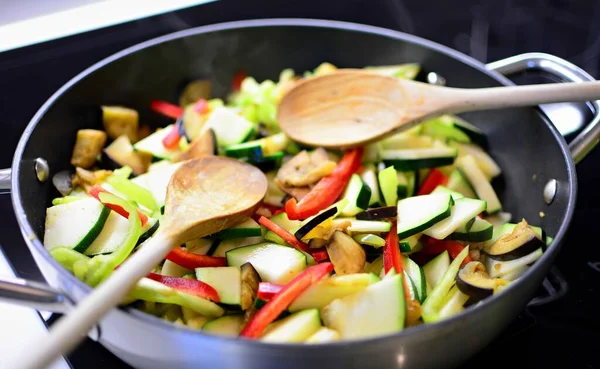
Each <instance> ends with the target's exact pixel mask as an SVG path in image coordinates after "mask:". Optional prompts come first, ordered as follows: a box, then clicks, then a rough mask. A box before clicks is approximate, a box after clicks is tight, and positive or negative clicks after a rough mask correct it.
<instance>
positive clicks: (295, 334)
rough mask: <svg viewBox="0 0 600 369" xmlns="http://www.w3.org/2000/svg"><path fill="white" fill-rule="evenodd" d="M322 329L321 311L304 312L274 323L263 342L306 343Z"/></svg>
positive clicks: (268, 329) (263, 337) (262, 338)
mask: <svg viewBox="0 0 600 369" xmlns="http://www.w3.org/2000/svg"><path fill="white" fill-rule="evenodd" d="M321 327H322V325H321V318H320V317H319V310H317V309H309V310H303V311H299V312H297V313H294V314H292V315H289V316H287V317H285V318H283V319H281V320H279V321H276V322H275V323H273V324H272V325H271V326H270V327H268V328H267V330H266V332H265V334H264V335H263V336H262V337H261V340H262V341H266V342H278V343H292V342H304V341H305V340H306V339H308V338H309V337H310V336H312V335H313V334H314V333H315V332H317V331H318V330H319V329H320V328H321Z"/></svg>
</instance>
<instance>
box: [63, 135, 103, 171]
mask: <svg viewBox="0 0 600 369" xmlns="http://www.w3.org/2000/svg"><path fill="white" fill-rule="evenodd" d="M105 143H106V132H103V131H99V130H97V129H80V130H78V131H77V138H76V140H75V146H74V147H73V154H72V155H71V165H73V166H74V167H80V168H84V169H90V168H91V167H93V166H94V164H95V163H96V158H97V157H98V155H100V153H101V152H102V148H103V147H104V144H105Z"/></svg>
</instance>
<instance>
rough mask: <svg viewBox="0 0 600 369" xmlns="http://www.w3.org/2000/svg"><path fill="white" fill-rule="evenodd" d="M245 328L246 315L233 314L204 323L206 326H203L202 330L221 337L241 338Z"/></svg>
mask: <svg viewBox="0 0 600 369" xmlns="http://www.w3.org/2000/svg"><path fill="white" fill-rule="evenodd" d="M243 327H244V315H243V314H232V315H224V316H222V317H219V318H217V319H213V320H211V321H208V322H206V323H204V325H203V326H202V330H203V331H204V332H207V333H210V334H216V335H219V336H226V337H237V336H239V334H240V332H241V331H242V328H243Z"/></svg>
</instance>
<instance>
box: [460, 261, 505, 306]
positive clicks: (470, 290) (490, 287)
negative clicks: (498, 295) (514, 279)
mask: <svg viewBox="0 0 600 369" xmlns="http://www.w3.org/2000/svg"><path fill="white" fill-rule="evenodd" d="M508 283H509V282H508V281H507V280H504V279H499V278H491V277H490V276H489V275H488V273H487V271H486V270H485V266H484V265H483V264H482V263H481V262H479V261H470V262H468V263H467V264H465V265H464V266H463V267H462V268H460V270H459V271H458V274H457V276H456V286H457V287H458V289H459V290H460V292H462V293H464V294H465V295H469V296H470V297H471V299H473V300H481V299H484V298H486V297H488V296H491V295H492V294H493V293H494V290H495V289H496V288H498V287H499V286H504V285H506V284H508Z"/></svg>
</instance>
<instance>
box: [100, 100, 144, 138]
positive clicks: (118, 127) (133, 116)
mask: <svg viewBox="0 0 600 369" xmlns="http://www.w3.org/2000/svg"><path fill="white" fill-rule="evenodd" d="M102 123H103V125H104V130H105V131H106V133H107V134H108V137H110V138H111V139H113V140H116V139H117V138H118V137H120V136H122V135H125V136H127V137H128V138H129V140H130V141H131V142H136V141H137V140H138V136H137V131H138V125H139V115H138V112H137V111H135V110H133V109H129V108H126V107H123V106H102Z"/></svg>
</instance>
